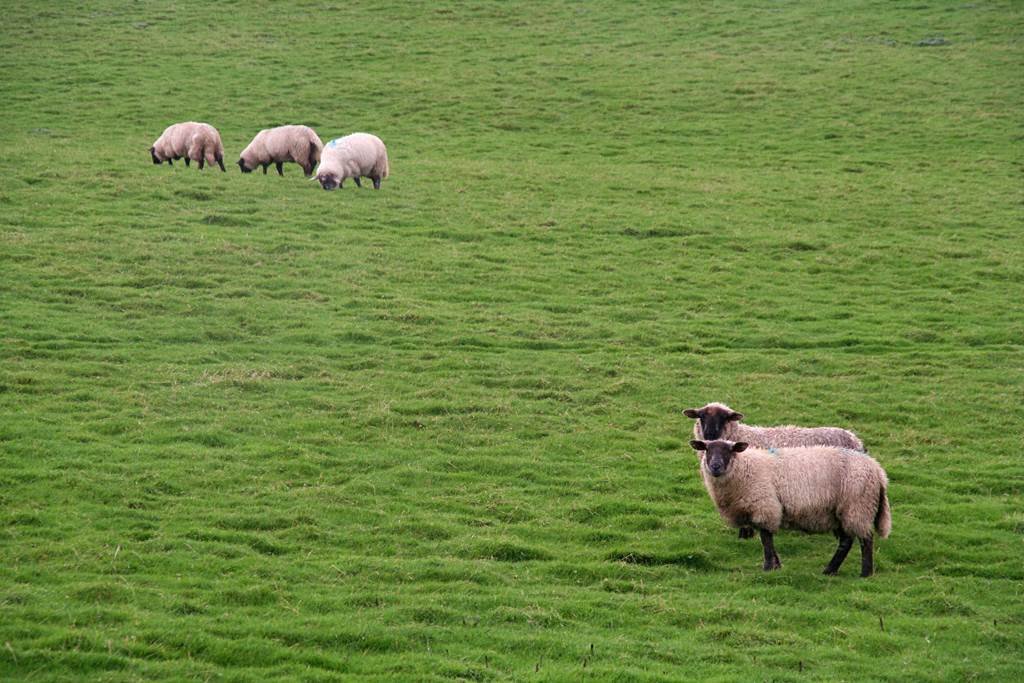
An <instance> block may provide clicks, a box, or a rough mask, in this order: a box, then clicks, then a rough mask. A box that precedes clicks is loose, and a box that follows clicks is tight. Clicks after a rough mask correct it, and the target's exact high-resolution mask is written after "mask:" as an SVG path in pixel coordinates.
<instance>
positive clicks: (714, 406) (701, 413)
mask: <svg viewBox="0 0 1024 683" xmlns="http://www.w3.org/2000/svg"><path fill="white" fill-rule="evenodd" d="M683 415H686V417H689V418H693V419H694V420H697V422H695V423H694V425H693V438H695V439H701V440H704V439H707V440H713V439H728V440H729V441H743V442H745V443H747V444H749V445H751V446H754V447H755V448H784V447H787V446H835V447H836V448H850V449H852V450H855V451H865V448H864V444H863V443H861V440H860V439H858V438H857V435H856V434H854V433H853V432H851V431H848V430H846V429H841V428H839V427H794V426H792V425H782V426H779V427H755V426H754V425H746V424H743V423H741V422H740V420H742V419H743V414H742V413H737V412H736V411H735V410H733V409H732V408H730V407H729V406H727V405H725V404H724V403H709V404H707V405H706V406H704V407H703V408H687V409H686V410H684V411H683ZM753 537H754V530H753V529H751V528H749V527H741V528H740V538H753Z"/></svg>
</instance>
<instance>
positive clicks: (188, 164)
mask: <svg viewBox="0 0 1024 683" xmlns="http://www.w3.org/2000/svg"><path fill="white" fill-rule="evenodd" d="M191 164H192V160H191V159H189V158H188V157H185V168H189V167H190V166H191Z"/></svg>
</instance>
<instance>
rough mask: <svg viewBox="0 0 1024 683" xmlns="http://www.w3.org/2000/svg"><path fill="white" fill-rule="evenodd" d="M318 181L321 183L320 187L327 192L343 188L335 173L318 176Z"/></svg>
mask: <svg viewBox="0 0 1024 683" xmlns="http://www.w3.org/2000/svg"><path fill="white" fill-rule="evenodd" d="M316 179H317V180H318V181H319V182H320V187H322V188H324V189H325V190H337V189H338V188H339V187H341V181H340V180H339V179H338V176H336V175H334V174H333V173H325V174H322V175H318V176H317V177H316Z"/></svg>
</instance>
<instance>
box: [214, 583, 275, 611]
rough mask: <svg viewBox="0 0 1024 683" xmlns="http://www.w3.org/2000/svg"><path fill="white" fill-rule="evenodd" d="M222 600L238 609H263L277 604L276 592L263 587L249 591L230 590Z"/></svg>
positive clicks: (224, 593)
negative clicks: (265, 606)
mask: <svg viewBox="0 0 1024 683" xmlns="http://www.w3.org/2000/svg"><path fill="white" fill-rule="evenodd" d="M221 600H222V601H223V602H224V603H225V604H227V605H235V606H238V607H262V606H264V605H271V604H273V603H275V602H277V595H275V594H274V591H272V590H270V589H269V588H266V587H263V586H257V587H255V588H247V589H238V590H236V589H229V590H226V591H224V592H223V593H222V594H221Z"/></svg>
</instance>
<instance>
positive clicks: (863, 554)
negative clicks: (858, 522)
mask: <svg viewBox="0 0 1024 683" xmlns="http://www.w3.org/2000/svg"><path fill="white" fill-rule="evenodd" d="M874 546H875V542H874V539H872V538H871V536H868V537H867V538H862V539H860V575H861V576H871V575H872V574H874V573H875V560H874V557H873V556H872V554H873V551H874Z"/></svg>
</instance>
